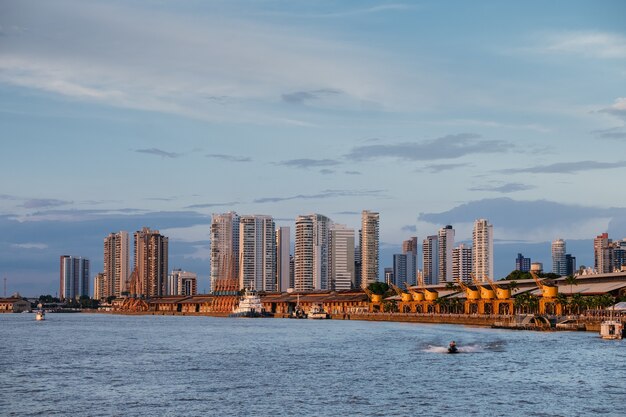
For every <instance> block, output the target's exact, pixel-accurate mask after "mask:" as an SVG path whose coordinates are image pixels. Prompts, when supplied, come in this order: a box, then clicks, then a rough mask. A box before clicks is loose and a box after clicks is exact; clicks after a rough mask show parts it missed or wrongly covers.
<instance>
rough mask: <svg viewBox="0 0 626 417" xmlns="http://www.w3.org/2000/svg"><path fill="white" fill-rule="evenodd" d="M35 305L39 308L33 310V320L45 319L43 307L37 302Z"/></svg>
mask: <svg viewBox="0 0 626 417" xmlns="http://www.w3.org/2000/svg"><path fill="white" fill-rule="evenodd" d="M37 307H38V308H39V310H37V311H36V312H35V320H37V321H42V320H45V319H46V312H45V311H44V310H43V308H41V307H42V305H41V304H39V305H38V306H37Z"/></svg>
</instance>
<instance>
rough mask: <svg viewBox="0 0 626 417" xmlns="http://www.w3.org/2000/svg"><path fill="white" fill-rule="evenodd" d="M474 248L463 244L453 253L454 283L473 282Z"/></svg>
mask: <svg viewBox="0 0 626 417" xmlns="http://www.w3.org/2000/svg"><path fill="white" fill-rule="evenodd" d="M471 272H472V248H469V247H467V246H465V244H463V243H461V244H460V245H459V246H457V247H456V248H454V250H453V251H452V278H453V279H454V281H456V280H461V281H463V282H468V283H469V282H471V281H472V278H471V276H470V274H471Z"/></svg>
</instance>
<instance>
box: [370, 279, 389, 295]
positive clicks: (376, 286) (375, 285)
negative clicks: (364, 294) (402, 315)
mask: <svg viewBox="0 0 626 417" xmlns="http://www.w3.org/2000/svg"><path fill="white" fill-rule="evenodd" d="M367 288H368V289H369V290H370V291H371V292H373V293H374V294H378V295H385V294H387V291H389V285H387V283H385V282H380V281H377V282H372V283H371V284H370V285H369V286H368V287H367Z"/></svg>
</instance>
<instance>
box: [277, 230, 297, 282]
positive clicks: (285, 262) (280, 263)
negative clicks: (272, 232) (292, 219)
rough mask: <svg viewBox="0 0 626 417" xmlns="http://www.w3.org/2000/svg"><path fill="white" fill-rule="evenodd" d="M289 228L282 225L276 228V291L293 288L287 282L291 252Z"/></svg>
mask: <svg viewBox="0 0 626 417" xmlns="http://www.w3.org/2000/svg"><path fill="white" fill-rule="evenodd" d="M290 233H291V230H290V229H289V227H286V226H282V227H279V228H277V229H276V282H277V284H278V288H276V290H277V291H280V292H285V291H287V289H289V288H293V287H291V286H290V283H289V281H290V280H289V259H290V254H289V253H290V252H291V235H290Z"/></svg>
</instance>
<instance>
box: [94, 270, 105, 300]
mask: <svg viewBox="0 0 626 417" xmlns="http://www.w3.org/2000/svg"><path fill="white" fill-rule="evenodd" d="M106 297H108V296H107V295H105V290H104V273H103V272H100V273H97V274H96V276H95V278H94V279H93V298H94V300H101V299H103V298H106Z"/></svg>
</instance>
